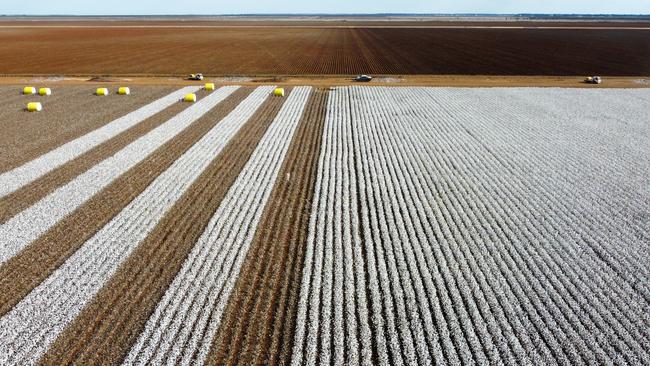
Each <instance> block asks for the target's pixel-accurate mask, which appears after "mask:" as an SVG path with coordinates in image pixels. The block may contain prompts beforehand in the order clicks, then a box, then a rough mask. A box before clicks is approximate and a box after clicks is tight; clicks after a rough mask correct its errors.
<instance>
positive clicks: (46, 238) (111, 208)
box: [0, 89, 250, 314]
mask: <svg viewBox="0 0 650 366" xmlns="http://www.w3.org/2000/svg"><path fill="white" fill-rule="evenodd" d="M249 92H250V90H249V89H240V90H238V91H235V92H234V93H233V95H231V96H229V97H228V98H227V99H226V100H224V101H223V102H221V103H220V104H219V105H218V106H217V107H216V108H214V109H213V111H211V112H209V113H207V114H206V115H205V116H203V117H202V118H201V119H200V120H198V121H195V122H194V125H193V126H191V127H190V128H189V129H187V130H185V131H183V132H182V133H181V134H179V135H178V136H177V137H176V138H175V139H173V140H171V141H169V142H167V143H166V144H165V145H163V146H162V147H161V148H160V149H159V150H158V151H156V152H155V153H154V154H152V155H150V156H149V157H148V158H147V159H145V160H144V161H142V162H141V163H139V164H138V165H137V166H135V167H134V168H133V169H131V170H129V171H128V172H126V173H125V174H123V175H122V176H120V177H119V178H118V179H116V180H115V181H114V182H113V183H111V184H110V185H109V186H108V187H106V188H105V189H104V190H102V191H101V192H100V193H98V194H97V195H95V196H93V198H92V199H90V200H89V201H88V202H86V203H85V204H84V205H83V206H81V207H79V208H78V209H77V210H75V212H73V213H72V214H70V215H68V216H67V217H65V218H64V219H63V220H62V221H60V222H59V223H58V224H57V225H56V226H54V227H52V228H51V229H50V230H48V231H47V232H46V233H45V234H44V235H42V236H41V237H39V238H38V239H37V240H36V241H34V242H32V243H31V244H29V245H28V246H27V247H25V248H24V249H23V250H22V251H21V252H20V253H19V254H18V255H16V256H14V257H13V258H11V259H10V260H9V261H7V262H6V263H4V264H3V265H2V266H1V267H0V289H2V290H3V291H2V292H1V293H0V314H5V313H6V312H7V311H9V310H10V309H11V308H12V307H13V306H14V305H15V304H16V303H18V301H20V299H21V298H23V297H24V296H25V295H26V294H27V293H28V292H29V291H31V290H32V289H33V288H34V287H35V286H37V285H38V284H39V283H40V282H41V281H42V280H44V279H45V278H46V277H47V276H49V275H50V274H51V273H52V271H54V270H55V269H56V268H58V267H59V265H60V264H61V263H63V262H64V261H65V260H66V259H67V258H68V257H69V256H70V255H71V254H72V253H74V252H75V251H76V250H77V249H78V248H79V246H81V245H82V244H83V243H84V242H85V241H86V240H87V239H88V238H89V237H91V236H92V235H93V234H94V233H95V232H96V231H97V230H98V229H99V228H101V227H103V226H104V225H105V224H106V223H108V221H110V219H111V218H112V217H113V216H115V215H116V214H117V213H118V212H120V211H121V210H122V209H123V208H124V207H125V206H126V205H127V204H128V203H129V202H131V201H132V200H133V198H135V197H136V196H138V194H140V193H141V192H142V191H143V190H144V189H145V188H146V187H147V186H148V185H149V184H150V183H151V182H152V181H153V180H154V179H155V178H156V177H157V176H158V175H159V174H160V173H161V172H163V171H164V170H165V169H167V168H168V167H169V166H170V165H171V164H172V163H173V162H174V161H175V160H176V159H178V157H179V156H180V155H181V154H182V153H183V152H185V151H186V150H187V149H188V148H189V147H190V146H192V144H194V143H195V142H196V141H197V140H198V139H199V138H201V136H203V135H204V134H205V133H206V132H207V131H209V130H210V129H211V128H212V127H213V126H214V125H215V124H216V123H217V122H218V121H220V120H221V118H222V117H223V116H225V115H226V114H228V113H229V112H230V111H231V110H232V109H234V108H235V107H236V106H237V105H238V104H239V102H241V100H242V99H243V98H244V97H245V96H246V95H247V94H248V93H249ZM174 112H176V110H175V109H173V108H172V109H169V110H166V111H164V112H163V114H161V115H160V116H159V117H161V118H163V120H167V119H168V118H170V117H173V116H174V115H175V113H174Z"/></svg>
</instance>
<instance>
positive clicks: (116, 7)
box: [0, 0, 650, 15]
mask: <svg viewBox="0 0 650 366" xmlns="http://www.w3.org/2000/svg"><path fill="white" fill-rule="evenodd" d="M251 13H255V14H261V13H264V14H273V13H276V14H277V13H302V14H305V13H328V14H337V13H339V14H340V13H347V14H351V13H492V14H495V13H501V14H512V13H563V14H569V13H571V14H650V0H392V1H390V0H327V1H305V0H274V1H268V0H267V1H264V2H261V1H260V0H234V1H233V0H230V1H224V0H217V1H213V0H193V1H182V0H108V1H101V0H30V1H8V0H0V14H9V15H12V14H26V15H51V14H70V15H161V14H198V15H210V14H251Z"/></svg>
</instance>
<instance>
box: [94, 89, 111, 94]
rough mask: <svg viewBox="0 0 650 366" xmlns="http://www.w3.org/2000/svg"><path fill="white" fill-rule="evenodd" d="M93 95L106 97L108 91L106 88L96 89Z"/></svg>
mask: <svg viewBox="0 0 650 366" xmlns="http://www.w3.org/2000/svg"><path fill="white" fill-rule="evenodd" d="M95 95H108V89H107V88H97V91H95Z"/></svg>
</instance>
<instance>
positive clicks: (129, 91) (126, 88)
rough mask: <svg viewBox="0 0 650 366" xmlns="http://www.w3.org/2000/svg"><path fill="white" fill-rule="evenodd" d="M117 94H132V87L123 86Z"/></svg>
mask: <svg viewBox="0 0 650 366" xmlns="http://www.w3.org/2000/svg"><path fill="white" fill-rule="evenodd" d="M117 94H119V95H129V94H131V89H129V88H128V87H126V86H123V87H121V88H119V89H117Z"/></svg>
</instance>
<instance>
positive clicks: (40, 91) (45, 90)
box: [38, 88, 52, 95]
mask: <svg viewBox="0 0 650 366" xmlns="http://www.w3.org/2000/svg"><path fill="white" fill-rule="evenodd" d="M38 95H52V89H50V88H40V89H38Z"/></svg>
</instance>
